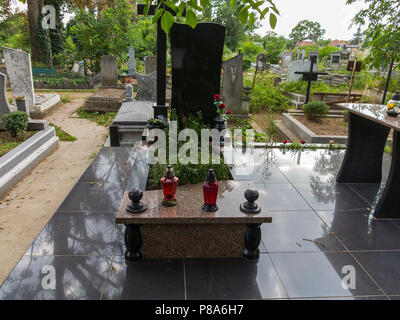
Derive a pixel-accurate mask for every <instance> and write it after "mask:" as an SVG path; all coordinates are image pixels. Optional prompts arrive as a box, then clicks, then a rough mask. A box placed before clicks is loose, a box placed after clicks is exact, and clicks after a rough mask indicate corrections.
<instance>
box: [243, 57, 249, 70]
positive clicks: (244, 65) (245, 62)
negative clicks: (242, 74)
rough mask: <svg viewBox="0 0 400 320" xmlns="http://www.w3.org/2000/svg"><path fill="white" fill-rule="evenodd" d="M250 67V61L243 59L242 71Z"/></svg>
mask: <svg viewBox="0 0 400 320" xmlns="http://www.w3.org/2000/svg"><path fill="white" fill-rule="evenodd" d="M250 68H251V61H250V60H249V59H243V71H247V70H249V69H250Z"/></svg>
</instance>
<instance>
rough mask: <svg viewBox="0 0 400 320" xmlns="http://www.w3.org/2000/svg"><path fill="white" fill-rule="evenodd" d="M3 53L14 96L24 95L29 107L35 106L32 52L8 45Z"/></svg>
mask: <svg viewBox="0 0 400 320" xmlns="http://www.w3.org/2000/svg"><path fill="white" fill-rule="evenodd" d="M3 53H4V59H5V63H6V68H7V73H8V77H9V79H10V85H11V91H12V94H13V96H15V97H16V96H22V97H24V98H25V103H26V106H27V108H31V107H33V106H35V94H34V89H33V76H32V65H31V56H30V54H29V53H25V52H23V51H20V50H15V49H10V48H7V47H3Z"/></svg>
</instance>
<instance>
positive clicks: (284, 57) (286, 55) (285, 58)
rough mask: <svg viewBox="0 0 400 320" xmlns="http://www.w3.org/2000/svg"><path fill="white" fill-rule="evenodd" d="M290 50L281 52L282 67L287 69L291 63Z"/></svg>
mask: <svg viewBox="0 0 400 320" xmlns="http://www.w3.org/2000/svg"><path fill="white" fill-rule="evenodd" d="M292 55H293V54H292V52H291V51H285V52H284V53H282V68H284V69H287V68H288V67H289V65H290V64H291V63H292Z"/></svg>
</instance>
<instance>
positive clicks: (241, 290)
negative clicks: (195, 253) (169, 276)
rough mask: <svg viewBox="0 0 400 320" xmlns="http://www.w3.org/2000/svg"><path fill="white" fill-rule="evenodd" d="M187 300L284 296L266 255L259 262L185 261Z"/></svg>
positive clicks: (233, 260) (229, 260)
mask: <svg viewBox="0 0 400 320" xmlns="http://www.w3.org/2000/svg"><path fill="white" fill-rule="evenodd" d="M185 270H186V279H187V280H186V281H187V284H186V286H187V295H188V299H217V300H220V299H221V300H235V299H278V298H287V295H286V293H285V290H284V289H283V286H282V284H281V282H280V280H279V277H278V275H277V272H276V271H275V268H274V266H273V264H272V263H271V259H270V257H269V255H267V254H262V255H260V261H259V263H249V262H248V261H244V260H242V259H201V260H199V259H197V260H196V259H188V260H185Z"/></svg>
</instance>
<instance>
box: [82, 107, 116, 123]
mask: <svg viewBox="0 0 400 320" xmlns="http://www.w3.org/2000/svg"><path fill="white" fill-rule="evenodd" d="M76 113H77V114H78V115H79V118H81V119H88V120H90V121H93V122H96V123H97V124H98V125H100V126H104V127H108V126H110V124H111V123H112V122H113V121H114V118H115V116H116V115H117V113H116V112H106V113H100V112H86V111H84V110H83V108H82V107H80V108H79V109H78V110H77V112H76Z"/></svg>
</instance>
